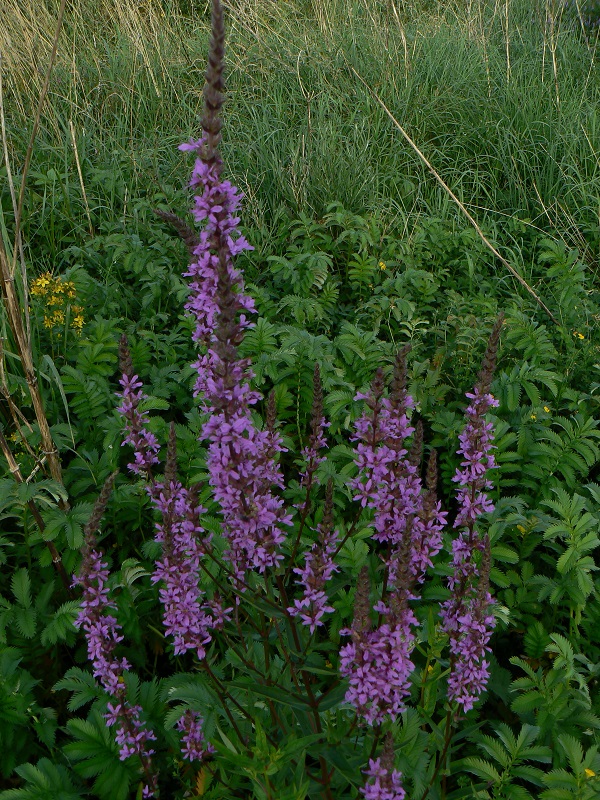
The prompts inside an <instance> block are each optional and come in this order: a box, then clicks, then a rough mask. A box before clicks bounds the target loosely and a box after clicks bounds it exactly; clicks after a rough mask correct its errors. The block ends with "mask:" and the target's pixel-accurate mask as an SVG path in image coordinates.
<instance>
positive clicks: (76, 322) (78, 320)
mask: <svg viewBox="0 0 600 800" xmlns="http://www.w3.org/2000/svg"><path fill="white" fill-rule="evenodd" d="M83 323H84V319H83V316H82V315H81V314H77V316H76V317H73V321H72V322H71V327H72V328H74V329H75V331H76V332H77V333H81V329H82V328H83Z"/></svg>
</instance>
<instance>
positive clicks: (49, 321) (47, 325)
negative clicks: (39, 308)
mask: <svg viewBox="0 0 600 800" xmlns="http://www.w3.org/2000/svg"><path fill="white" fill-rule="evenodd" d="M53 327H54V322H53V321H52V317H47V316H45V315H44V328H53Z"/></svg>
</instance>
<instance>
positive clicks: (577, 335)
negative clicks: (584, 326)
mask: <svg viewBox="0 0 600 800" xmlns="http://www.w3.org/2000/svg"><path fill="white" fill-rule="evenodd" d="M573 336H576V337H577V338H578V339H585V336H584V335H583V333H579V331H573Z"/></svg>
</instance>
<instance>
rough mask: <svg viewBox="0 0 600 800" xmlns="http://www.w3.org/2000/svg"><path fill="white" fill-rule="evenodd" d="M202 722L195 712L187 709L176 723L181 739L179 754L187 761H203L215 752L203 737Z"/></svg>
mask: <svg viewBox="0 0 600 800" xmlns="http://www.w3.org/2000/svg"><path fill="white" fill-rule="evenodd" d="M203 726H204V720H203V719H202V717H201V716H200V714H198V712H196V711H191V710H190V709H188V710H187V711H186V712H185V713H184V714H183V715H182V716H181V717H180V719H179V720H178V721H177V723H176V724H175V727H176V728H177V730H178V731H180V733H182V734H183V736H182V737H181V744H182V748H181V753H182V755H183V757H184V758H185V759H186V760H187V761H204V759H205V758H206V757H207V756H209V755H211V754H212V753H214V752H215V748H214V747H213V746H212V744H210V742H207V741H206V739H205V737H204V731H203Z"/></svg>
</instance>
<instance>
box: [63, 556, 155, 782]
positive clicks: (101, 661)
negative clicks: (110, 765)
mask: <svg viewBox="0 0 600 800" xmlns="http://www.w3.org/2000/svg"><path fill="white" fill-rule="evenodd" d="M108 577H109V571H108V566H107V564H106V562H104V561H103V560H102V555H101V554H100V553H99V552H98V551H97V550H94V549H93V548H91V547H89V546H88V547H86V549H85V551H84V557H83V561H82V565H81V569H80V571H79V575H78V576H77V577H76V578H75V579H74V581H73V583H74V585H78V586H81V587H82V589H83V598H82V602H81V610H80V612H79V614H78V615H77V618H76V620H75V626H76V627H77V628H82V629H83V631H84V632H85V635H86V639H87V648H88V658H89V659H90V661H91V662H92V666H93V668H94V676H95V677H96V678H98V680H99V681H100V684H101V686H102V688H103V689H104V690H105V691H106V692H107V694H108V695H109V696H110V698H111V700H110V702H109V703H108V713H107V714H106V724H107V725H108V726H109V727H112V726H114V725H116V726H117V731H116V735H115V740H116V742H117V744H118V745H119V758H120V759H121V761H124V760H125V759H126V758H129V756H139V758H140V760H141V762H142V767H143V770H144V774H145V777H146V785H145V788H144V792H145V794H144V797H154V796H155V791H156V776H155V775H154V773H153V770H152V762H151V756H152V754H153V752H154V751H153V750H152V749H150V748H149V747H148V743H149V742H152V741H155V740H156V736H155V735H154V733H153V732H152V731H151V730H150V729H149V728H147V727H146V726H145V724H144V722H143V721H142V719H141V716H140V715H141V712H142V709H141V707H140V706H137V705H131V704H130V703H129V701H128V700H127V690H126V686H125V681H124V679H123V673H124V672H125V671H127V670H129V669H131V665H130V664H129V662H128V661H127V659H125V658H121V659H118V658H117V657H116V656H115V654H114V650H115V648H116V646H117V644H118V643H119V642H120V641H122V639H123V636H122V635H121V634H120V630H121V626H120V625H119V624H118V622H117V619H116V617H115V616H114V615H113V613H112V612H113V611H115V610H116V605H115V603H114V602H113V601H112V600H110V599H109V588H108Z"/></svg>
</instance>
